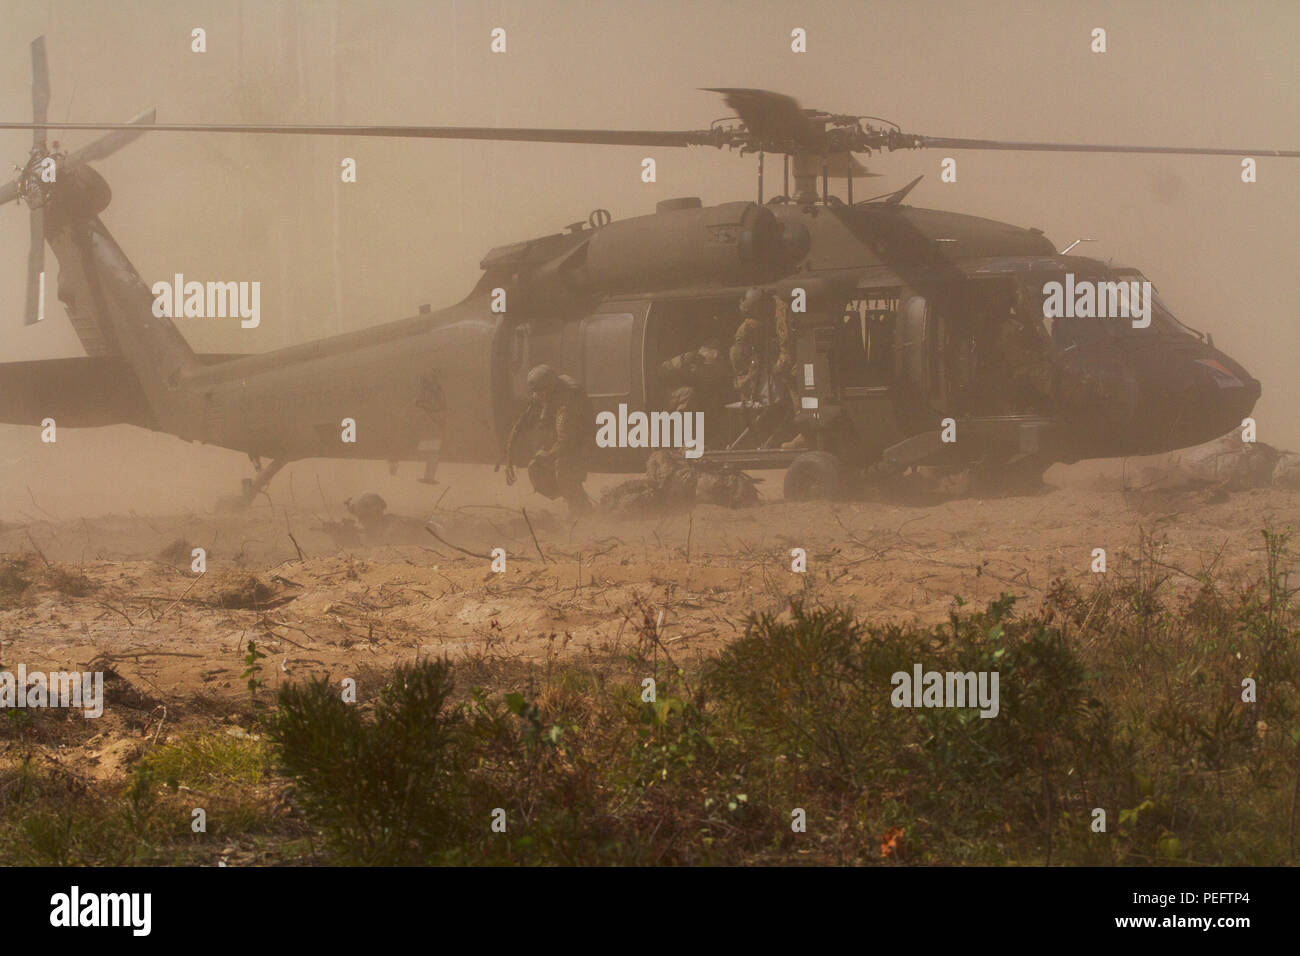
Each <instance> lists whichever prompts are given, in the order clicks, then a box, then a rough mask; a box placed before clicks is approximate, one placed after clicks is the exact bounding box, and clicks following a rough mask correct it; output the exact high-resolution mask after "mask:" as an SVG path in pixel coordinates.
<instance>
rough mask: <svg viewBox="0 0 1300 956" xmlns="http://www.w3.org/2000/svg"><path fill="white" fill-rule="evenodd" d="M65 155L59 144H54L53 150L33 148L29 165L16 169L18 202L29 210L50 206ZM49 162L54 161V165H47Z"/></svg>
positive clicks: (42, 147) (41, 147) (40, 147)
mask: <svg viewBox="0 0 1300 956" xmlns="http://www.w3.org/2000/svg"><path fill="white" fill-rule="evenodd" d="M65 155H66V154H65V153H63V152H62V151H61V150H59V148H58V143H55V144H54V149H52V150H51V149H46V148H44V146H43V145H42V146H34V147H32V151H31V155H30V156H29V157H28V158H27V164H26V165H24V166H22V167H15V168H16V169H17V172H18V176H17V181H18V197H17V198H18V201H19V202H21V203H23V204H24V205H26V206H27V207H28V208H29V209H39V208H41V207H42V206H45V205H48V204H49V202H50V200H51V199H53V198H54V187H55V185H56V184H57V179H56V177H57V176H58V169H59V165H60V164H61V163H62V162H63V157H64V156H65ZM47 160H53V163H52V164H47V162H46V161H47ZM49 170H52V173H51V172H48V171H49Z"/></svg>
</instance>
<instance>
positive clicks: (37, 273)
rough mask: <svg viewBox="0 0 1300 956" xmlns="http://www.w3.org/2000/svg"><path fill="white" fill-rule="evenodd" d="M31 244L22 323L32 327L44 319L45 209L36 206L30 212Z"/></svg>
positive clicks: (28, 251) (28, 255)
mask: <svg viewBox="0 0 1300 956" xmlns="http://www.w3.org/2000/svg"><path fill="white" fill-rule="evenodd" d="M31 242H32V244H31V245H30V246H29V247H28V249H27V303H26V305H25V307H24V310H23V322H24V323H26V324H27V325H32V324H34V323H35V322H37V321H39V320H40V319H41V318H43V317H44V314H45V303H44V302H43V301H42V292H43V291H44V289H43V288H42V286H43V285H44V280H43V278H42V276H43V274H44V272H45V207H44V206H37V207H36V208H35V209H33V210H31Z"/></svg>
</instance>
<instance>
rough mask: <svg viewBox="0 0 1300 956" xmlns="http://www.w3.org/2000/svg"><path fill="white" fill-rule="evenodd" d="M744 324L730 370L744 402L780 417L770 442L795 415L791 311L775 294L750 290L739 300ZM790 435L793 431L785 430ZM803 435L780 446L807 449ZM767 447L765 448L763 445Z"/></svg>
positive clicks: (739, 328)
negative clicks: (733, 374) (759, 406)
mask: <svg viewBox="0 0 1300 956" xmlns="http://www.w3.org/2000/svg"><path fill="white" fill-rule="evenodd" d="M740 315H741V318H742V321H741V323H740V325H739V327H738V328H737V329H736V337H735V341H734V342H733V344H732V346H731V368H732V371H733V372H734V373H735V383H734V384H735V387H736V391H738V392H739V393H740V397H741V400H742V401H744V402H745V403H746V404H747V405H748V404H750V403H753V404H757V405H761V406H764V407H765V408H764V411H769V410H774V411H775V412H776V413H777V415H776V417H777V418H778V424H777V427H776V428H774V429H773V431H772V435H771V437H770V438H769V441H772V440H775V438H776V434H777V431H778V430H780V429H781V426H782V425H783V424H784V422H785V421H786V420H787V419H789V418H791V417H792V416H793V414H794V383H793V381H792V380H791V378H790V373H791V372H792V371H793V369H794V336H793V335H792V333H791V329H790V311H789V309H788V308H787V306H786V304H785V303H784V302H783V301H781V299H780V298H778V297H777V296H775V295H772V294H771V293H767V292H763V291H762V290H760V289H750V290H749V291H748V292H746V293H745V295H744V298H742V299H741V300H740ZM784 430H785V432H786V433H787V434H788V433H789V432H790V430H791V429H789V428H788V427H787V428H785V429H784ZM806 445H807V441H806V439H805V438H804V436H803V435H802V434H799V435H795V437H794V438H793V439H792V440H791V441H788V442H785V443H784V444H783V445H782V446H781V447H782V448H786V449H794V448H803V447H806ZM764 447H766V445H765V446H764Z"/></svg>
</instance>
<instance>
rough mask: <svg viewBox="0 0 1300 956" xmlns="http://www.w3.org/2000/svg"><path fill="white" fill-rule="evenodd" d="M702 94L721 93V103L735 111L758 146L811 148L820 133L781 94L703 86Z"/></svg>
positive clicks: (816, 141) (817, 141)
mask: <svg viewBox="0 0 1300 956" xmlns="http://www.w3.org/2000/svg"><path fill="white" fill-rule="evenodd" d="M704 90H705V92H708V93H721V94H722V98H723V101H724V102H725V103H726V104H727V105H728V106H730V107H731V108H732V109H733V110H735V111H736V115H737V116H739V117H740V121H741V122H742V123H744V124H745V128H746V129H747V130H749V134H750V136H752V137H753V138H754V139H755V140H757V141H758V142H761V143H783V144H788V145H789V146H790V147H792V148H793V147H803V148H805V149H811V148H814V147H816V146H817V144H818V143H819V142H820V138H821V137H822V131H821V130H820V129H818V127H816V126H814V125H813V123H812V121H811V120H809V119H808V117H807V115H806V114H805V113H804V111H803V109H802V108H801V107H800V106H799V102H798V101H797V100H796V99H795V98H794V97H792V96H786V95H785V94H784V93H773V92H771V91H770V90H746V89H737V88H734V87H716V86H706V87H704Z"/></svg>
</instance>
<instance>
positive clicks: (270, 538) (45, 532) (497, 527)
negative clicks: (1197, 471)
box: [0, 480, 1300, 704]
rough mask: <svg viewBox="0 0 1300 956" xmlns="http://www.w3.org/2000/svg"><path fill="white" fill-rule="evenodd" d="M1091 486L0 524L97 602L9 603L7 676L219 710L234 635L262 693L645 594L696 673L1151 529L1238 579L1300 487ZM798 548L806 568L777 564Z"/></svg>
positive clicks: (548, 636)
mask: <svg viewBox="0 0 1300 956" xmlns="http://www.w3.org/2000/svg"><path fill="white" fill-rule="evenodd" d="M769 484H770V483H769ZM1106 484H1108V482H1106V481H1104V480H1093V481H1091V482H1085V483H1080V484H1076V485H1075V486H1072V487H1057V488H1052V489H1049V490H1048V491H1046V492H1045V493H1043V494H1041V495H1035V496H1029V497H1017V498H1001V499H984V500H981V499H958V500H949V501H943V502H939V503H933V504H929V505H918V504H903V503H897V502H894V503H890V502H880V501H861V502H848V503H834V504H833V503H824V502H816V503H787V502H782V501H775V502H766V503H764V504H762V505H761V506H759V507H757V508H752V509H745V510H737V511H730V510H727V509H724V508H720V507H715V506H699V507H697V508H695V510H694V511H693V512H690V513H681V514H672V515H667V516H659V517H652V518H649V517H648V518H637V519H628V518H612V517H610V516H608V515H602V514H599V513H597V514H596V515H593V516H590V517H585V518H582V519H578V520H571V519H568V518H567V517H565V516H564V514H563V510H562V509H560V508H556V507H554V506H551V507H547V504H548V503H547V502H545V501H544V499H540V498H537V497H536V496H532V497H531V498H526V499H524V500H525V501H526V502H527V503H526V504H524V505H523V507H527V508H528V509H529V511H528V519H529V520H530V521H531V523H532V532H530V529H529V527H528V523H527V522H526V521H525V518H524V513H523V511H522V510H521V509H520V508H519V507H514V506H507V505H504V504H493V505H469V504H466V505H460V506H455V507H453V506H446V505H444V506H440V507H439V508H438V509H437V510H434V511H432V512H431V513H429V514H426V515H409V516H394V515H390V518H389V523H388V525H387V526H386V527H385V528H384V529H383V531H382V532H380V533H378V534H366V533H364V532H361V531H360V529H359V528H358V527H357V526H355V525H353V524H351V523H350V521H349V518H350V516H349V515H348V514H347V512H346V511H344V510H343V508H342V506H341V505H339V506H336V507H334V508H330V507H329V506H328V505H327V504H326V503H325V502H324V501H322V507H321V508H320V509H316V510H314V511H313V510H308V509H301V510H300V509H295V508H292V507H290V508H288V509H286V508H285V507H283V506H281V505H279V504H269V503H268V502H267V501H266V499H262V502H261V503H260V504H258V505H256V506H255V507H254V508H252V509H251V510H250V511H248V512H246V513H244V514H242V515H236V516H228V515H216V514H209V515H197V514H188V515H170V516H166V515H162V516H154V517H141V516H134V515H128V516H121V515H115V516H104V517H97V518H85V519H76V520H62V521H54V520H41V521H29V522H26V523H24V524H21V525H20V524H6V525H3V526H0V552H5V553H15V552H27V553H29V554H32V553H36V554H37V555H38V556H37V557H33V558H32V559H31V560H32V561H33V562H34V564H33V567H34V568H37V569H39V568H40V567H41V565H40V564H39V562H41V561H48V562H51V563H53V564H55V565H60V566H65V567H66V568H67V569H68V570H70V571H78V572H80V573H82V574H84V575H85V577H86V578H87V579H89V583H90V587H89V588H86V587H82V588H74V589H72V590H74V591H86V592H88V593H83V594H81V595H80V596H75V595H74V594H72V593H67V591H61V590H59V589H56V588H54V587H51V586H49V585H42V584H37V585H36V586H34V587H32V588H30V589H28V591H27V592H26V593H25V594H24V596H23V599H22V600H21V601H19V602H16V606H11V607H8V608H7V609H4V610H0V638H2V640H3V648H2V650H0V660H3V662H4V663H5V664H6V665H7V666H9V667H13V666H14V665H15V664H16V663H17V662H19V661H21V662H23V663H25V664H26V665H27V668H28V670H29V671H32V670H95V669H103V668H104V667H105V666H108V667H111V669H112V671H113V672H115V673H116V674H118V675H120V676H121V677H122V678H123V679H125V680H126V681H127V682H129V683H130V685H131V686H132V687H134V688H137V689H138V690H140V691H142V692H147V693H148V694H149V695H151V696H152V697H153V698H154V699H156V701H157V702H161V703H164V704H165V703H167V702H169V701H170V702H180V701H184V700H187V699H192V698H194V697H195V696H196V695H198V696H202V697H204V698H211V699H214V700H220V699H222V698H232V699H233V698H238V697H240V696H241V695H246V694H247V690H246V688H245V686H244V681H243V680H241V674H242V672H243V670H244V662H243V656H244V654H245V651H246V646H247V642H248V640H249V639H253V640H255V641H256V642H257V646H258V648H259V649H260V650H261V651H263V652H264V653H266V654H267V659H266V660H265V661H264V662H263V672H262V676H263V678H264V679H265V686H266V687H267V688H268V689H269V690H274V688H275V687H276V686H278V685H279V684H280V683H282V682H284V681H289V680H299V679H303V678H306V677H309V676H314V675H320V674H328V675H329V677H330V678H331V680H334V681H338V680H341V679H342V678H344V677H348V676H352V677H356V676H358V674H359V672H361V671H363V670H371V669H375V668H383V667H387V666H388V665H390V664H392V663H394V662H397V661H402V660H410V659H413V658H416V657H419V656H428V655H439V656H441V655H449V656H450V657H452V658H453V659H456V658H459V657H463V656H464V655H467V654H489V655H492V656H494V657H498V658H508V659H511V660H515V661H518V662H520V663H527V662H541V661H544V660H546V659H547V658H548V657H552V656H560V657H564V656H566V655H581V654H587V653H593V652H595V653H610V652H613V653H617V652H618V651H619V650H620V648H622V647H626V646H627V642H629V641H630V640H632V635H633V632H634V631H635V628H629V623H628V615H629V614H630V613H632V612H631V608H632V605H633V601H634V600H635V599H636V598H638V597H639V598H641V599H643V600H644V601H645V602H647V603H648V604H649V605H650V606H651V607H653V608H655V609H662V611H663V612H664V615H663V624H662V628H663V630H662V632H661V633H662V634H663V635H664V638H665V641H666V642H667V643H670V645H672V646H674V647H675V648H680V649H681V651H682V652H685V653H684V654H683V655H682V656H683V657H689V656H690V655H692V654H709V653H713V652H716V651H717V649H718V648H720V647H721V646H723V645H724V644H725V643H726V642H727V641H728V640H730V639H731V638H732V637H734V636H735V635H736V634H737V633H738V632H739V630H740V628H741V627H742V625H743V620H744V618H745V616H746V615H747V614H749V613H750V612H751V611H775V612H780V611H781V610H783V609H784V608H785V607H786V606H787V605H788V604H789V600H790V597H791V596H792V595H797V594H798V593H799V592H800V591H801V590H805V589H806V590H808V591H811V592H813V594H815V596H816V598H817V599H818V600H821V601H828V602H838V603H843V604H849V605H852V606H854V607H855V608H856V609H857V610H858V611H859V613H861V614H864V615H870V616H872V617H874V618H876V619H890V618H892V619H898V620H919V621H932V620H939V619H942V618H943V617H944V616H945V615H946V614H947V612H948V610H949V608H950V607H951V606H952V602H953V598H954V596H955V595H960V596H961V597H963V598H965V599H966V600H968V601H975V602H980V601H984V600H987V599H989V598H992V597H995V596H997V595H998V594H999V593H1001V592H1003V591H1006V592H1010V593H1013V594H1016V595H1018V596H1020V597H1021V598H1022V599H1023V600H1024V601H1025V602H1027V603H1029V604H1031V605H1032V604H1033V603H1035V602H1037V601H1038V600H1039V599H1040V598H1041V596H1042V595H1043V593H1044V590H1045V589H1046V588H1047V587H1048V586H1049V585H1050V582H1051V581H1052V580H1053V579H1054V578H1057V577H1062V578H1067V579H1071V580H1074V581H1076V582H1078V583H1079V584H1081V585H1086V584H1088V583H1089V579H1090V578H1091V577H1092V574H1093V572H1092V571H1091V565H1092V562H1093V549H1094V548H1104V549H1106V553H1107V559H1108V563H1109V568H1110V571H1111V573H1114V572H1115V571H1116V570H1117V569H1118V568H1122V567H1123V564H1124V562H1125V560H1126V556H1132V555H1134V554H1135V553H1136V549H1137V544H1138V541H1139V539H1140V536H1141V534H1142V532H1143V530H1144V529H1145V531H1147V532H1151V533H1154V535H1155V537H1156V539H1157V540H1158V541H1160V542H1162V545H1161V560H1162V561H1163V562H1165V563H1166V564H1167V565H1169V566H1171V567H1174V568H1179V569H1181V570H1182V571H1185V572H1187V574H1179V573H1177V572H1175V573H1174V576H1173V583H1174V585H1175V587H1187V588H1190V587H1192V586H1194V581H1193V579H1192V578H1191V577H1190V575H1191V574H1195V573H1197V572H1199V571H1201V570H1203V569H1205V568H1207V567H1209V566H1210V565H1211V564H1213V563H1215V562H1217V571H1218V572H1219V573H1220V574H1224V575H1226V576H1227V578H1228V579H1229V580H1231V579H1232V577H1233V576H1234V575H1237V574H1240V573H1246V572H1248V571H1251V570H1253V569H1255V568H1257V567H1258V564H1259V556H1260V554H1261V544H1262V542H1261V539H1260V535H1259V530H1260V529H1261V528H1262V527H1265V526H1270V527H1276V528H1285V527H1287V526H1289V525H1292V526H1293V525H1295V524H1297V523H1300V494H1297V493H1296V492H1290V491H1282V490H1274V489H1264V490H1254V491H1245V492H1240V493H1235V494H1232V495H1231V496H1227V497H1226V500H1217V501H1213V502H1212V503H1206V498H1207V495H1206V494H1205V493H1204V492H1200V491H1184V492H1168V493H1161V494H1159V495H1155V494H1147V495H1142V494H1135V493H1133V492H1131V491H1130V492H1125V491H1122V490H1118V489H1114V488H1112V489H1110V490H1107V489H1106V487H1105V486H1106ZM1109 484H1115V483H1114V482H1109ZM769 494H770V492H769ZM1218 497H1219V498H1223V497H1224V496H1223V495H1220V496H1218ZM426 522H427V524H428V525H429V526H430V527H431V528H432V529H433V530H434V531H435V532H436V534H437V537H435V536H434V535H432V534H430V533H428V532H427V531H426V530H425V524H426ZM533 533H535V535H536V543H534V540H533ZM193 547H203V548H205V549H206V552H207V571H206V573H204V574H202V575H196V574H194V573H193V572H192V571H191V570H190V560H191V559H190V553H191V549H192V548H193ZM495 548H502V549H504V551H505V553H506V558H505V564H506V567H505V570H504V572H501V573H497V572H494V571H493V570H492V569H491V563H492V562H491V560H490V558H489V555H490V553H491V552H492V550H493V549H495ZM796 548H802V549H804V550H805V551H806V554H807V571H806V573H803V574H800V573H797V572H794V571H792V570H791V566H792V562H793V560H794V559H793V557H792V551H793V549H796ZM458 549H464V552H473V553H474V554H475V555H477V556H471V555H470V554H467V553H464V552H462V551H461V550H458ZM539 549H540V551H541V554H539ZM300 551H301V553H300ZM542 555H544V558H543V556H542ZM253 579H255V580H253Z"/></svg>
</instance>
